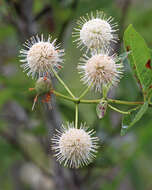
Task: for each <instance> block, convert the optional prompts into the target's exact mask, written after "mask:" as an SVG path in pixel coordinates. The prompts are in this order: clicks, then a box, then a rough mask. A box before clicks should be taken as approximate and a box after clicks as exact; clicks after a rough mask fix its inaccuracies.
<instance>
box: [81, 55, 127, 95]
mask: <svg viewBox="0 0 152 190" xmlns="http://www.w3.org/2000/svg"><path fill="white" fill-rule="evenodd" d="M116 61H117V60H116V57H115V55H113V56H109V55H108V54H95V55H93V56H92V57H91V58H89V57H87V56H85V57H84V58H83V59H82V62H81V63H80V64H79V66H78V70H79V73H80V74H82V76H81V80H82V81H83V82H84V83H85V84H87V85H88V86H90V85H93V86H94V87H95V89H96V91H99V92H101V90H102V85H107V84H108V85H115V84H117V83H118V82H119V79H120V78H121V76H122V68H123V65H122V64H121V63H116Z"/></svg>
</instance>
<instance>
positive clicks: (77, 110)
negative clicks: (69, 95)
mask: <svg viewBox="0 0 152 190" xmlns="http://www.w3.org/2000/svg"><path fill="white" fill-rule="evenodd" d="M78 105H79V104H78V103H76V104H75V128H76V129H77V128H78V114H79V109H78V108H79V107H78Z"/></svg>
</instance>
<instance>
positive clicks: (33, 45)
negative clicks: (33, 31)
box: [20, 35, 64, 78]
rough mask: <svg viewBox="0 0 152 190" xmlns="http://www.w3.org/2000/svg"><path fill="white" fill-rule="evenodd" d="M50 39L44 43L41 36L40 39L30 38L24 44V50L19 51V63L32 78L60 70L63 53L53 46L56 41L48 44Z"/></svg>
mask: <svg viewBox="0 0 152 190" xmlns="http://www.w3.org/2000/svg"><path fill="white" fill-rule="evenodd" d="M50 40H51V38H50V36H49V37H48V40H47V41H45V39H44V38H43V35H41V38H39V37H38V35H37V36H36V37H32V38H31V39H30V40H27V41H26V42H25V44H24V46H25V48H26V49H22V50H20V56H21V57H23V59H21V60H20V61H21V62H23V63H24V64H23V65H22V67H23V69H24V71H28V73H27V75H28V76H29V75H31V76H32V78H39V77H43V76H45V75H46V73H48V74H50V73H51V69H52V68H53V69H55V70H56V69H60V68H61V66H60V63H62V56H63V53H64V51H63V50H59V49H58V48H59V46H55V42H56V40H54V41H53V42H50Z"/></svg>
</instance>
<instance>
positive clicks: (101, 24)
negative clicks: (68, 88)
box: [73, 11, 123, 92]
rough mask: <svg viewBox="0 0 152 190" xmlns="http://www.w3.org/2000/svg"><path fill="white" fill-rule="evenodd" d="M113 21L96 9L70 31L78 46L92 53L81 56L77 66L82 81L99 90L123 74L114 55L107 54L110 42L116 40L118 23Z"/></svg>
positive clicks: (115, 82)
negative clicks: (72, 31) (94, 12)
mask: <svg viewBox="0 0 152 190" xmlns="http://www.w3.org/2000/svg"><path fill="white" fill-rule="evenodd" d="M112 21H113V18H112V17H109V18H106V15H105V14H104V13H103V12H100V11H96V14H95V15H94V14H93V13H91V15H90V16H89V15H88V14H87V15H86V18H85V17H81V18H80V20H79V21H78V22H77V24H78V28H75V29H74V30H75V31H74V33H73V36H74V37H76V40H75V42H77V44H78V47H80V46H81V47H82V48H81V49H83V48H84V47H86V48H87V53H88V51H89V52H90V54H91V56H87V55H84V57H83V58H82V59H81V60H80V63H79V65H78V70H79V73H80V74H81V80H82V81H83V82H84V84H87V85H88V86H90V85H92V86H94V88H95V89H96V91H99V92H101V91H102V86H103V85H108V86H112V85H116V84H117V83H118V82H119V79H120V78H121V76H122V68H123V65H122V64H121V63H119V64H118V63H117V62H118V59H117V56H116V55H112V56H110V55H109V51H110V49H111V46H110V45H111V42H117V35H116V33H115V32H116V31H117V24H112Z"/></svg>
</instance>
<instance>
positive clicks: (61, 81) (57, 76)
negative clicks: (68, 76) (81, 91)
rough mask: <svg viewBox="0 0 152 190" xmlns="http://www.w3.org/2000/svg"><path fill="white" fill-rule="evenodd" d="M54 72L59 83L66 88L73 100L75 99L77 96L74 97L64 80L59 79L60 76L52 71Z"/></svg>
mask: <svg viewBox="0 0 152 190" xmlns="http://www.w3.org/2000/svg"><path fill="white" fill-rule="evenodd" d="M52 72H53V73H54V75H55V77H56V78H57V79H58V81H59V82H60V83H61V84H62V85H63V86H64V88H65V89H66V90H67V92H68V93H69V94H70V96H71V97H72V98H75V96H74V95H73V93H72V92H71V90H70V89H69V88H68V86H67V85H66V84H65V83H64V82H63V80H62V79H61V78H60V77H59V75H58V74H57V72H56V71H54V69H52Z"/></svg>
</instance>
